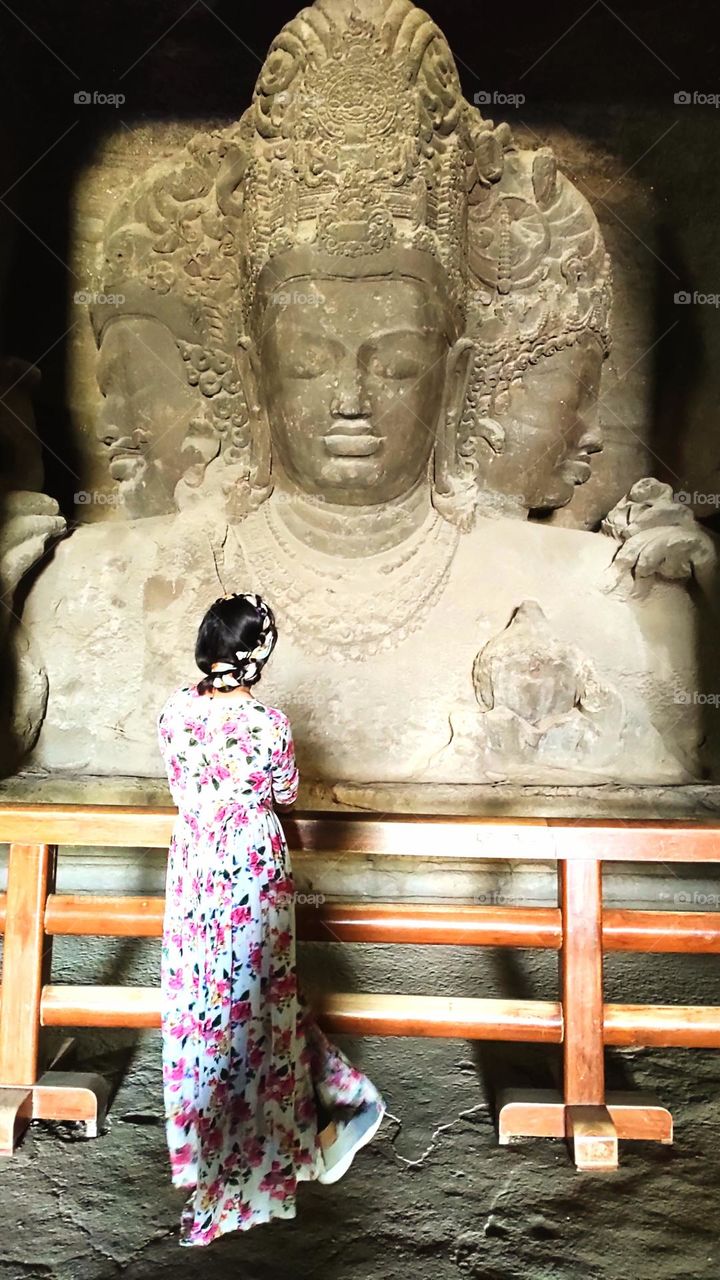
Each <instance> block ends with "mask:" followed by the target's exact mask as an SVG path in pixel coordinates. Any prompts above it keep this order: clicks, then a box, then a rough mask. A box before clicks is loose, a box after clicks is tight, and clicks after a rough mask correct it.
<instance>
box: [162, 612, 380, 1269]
mask: <svg viewBox="0 0 720 1280" xmlns="http://www.w3.org/2000/svg"><path fill="white" fill-rule="evenodd" d="M276 641H277V629H276V626H275V619H274V616H273V613H272V610H271V609H270V607H269V606H268V605H267V604H266V603H265V601H264V600H262V599H261V597H260V596H258V595H254V594H248V595H235V594H233V595H229V596H224V597H222V598H221V599H219V600H216V601H215V603H214V604H213V605H212V606H211V608H210V609H209V610H208V612H207V613H206V614H205V617H204V618H203V620H202V622H201V624H200V629H199V632H198V637H197V643H196V647H195V660H196V662H197V665H198V667H199V668H200V670H201V671H203V672H205V678H204V679H203V680H201V681H200V682H199V684H197V685H194V684H189V685H183V686H182V687H181V688H180V689H177V690H176V691H175V692H174V693H173V694H171V695H170V697H169V698H168V700H167V702H166V703H165V705H164V707H163V709H162V711H161V712H160V715H159V716H158V721H157V725H158V737H159V742H160V750H161V752H162V755H163V759H164V762H165V766H166V769H167V775H168V781H169V784H170V790H171V793H172V797H173V800H174V801H175V803H176V804H177V807H178V816H177V819H176V822H175V827H174V830H173V836H172V841H171V844H170V851H169V862H168V871H167V892H166V906H165V919H164V925H163V943H162V966H161V987H162V1036H163V1089H164V1100H165V1115H166V1132H167V1140H168V1148H169V1152H170V1161H171V1169H172V1181H173V1185H174V1186H176V1187H180V1188H183V1189H184V1190H185V1191H186V1192H187V1193H188V1194H187V1199H186V1203H185V1208H184V1210H183V1214H182V1218H181V1227H180V1243H181V1244H183V1245H207V1244H210V1243H211V1241H212V1240H214V1239H216V1237H218V1236H220V1235H223V1234H225V1233H226V1232H228V1231H238V1230H245V1229H247V1228H249V1227H252V1226H255V1225H257V1224H258V1223H261V1222H268V1221H269V1220H270V1219H272V1218H293V1217H295V1192H296V1188H297V1183H298V1182H299V1181H301V1180H307V1179H312V1178H317V1179H318V1180H319V1181H320V1182H335V1181H336V1180H337V1179H338V1178H339V1177H341V1176H342V1174H343V1173H344V1172H345V1170H346V1169H347V1168H348V1167H349V1165H350V1163H351V1161H352V1159H353V1156H354V1155H355V1153H356V1152H357V1151H358V1150H359V1149H360V1147H361V1146H363V1145H364V1144H365V1143H366V1142H368V1141H369V1140H370V1138H372V1136H373V1134H374V1133H375V1132H376V1130H377V1128H378V1126H379V1124H380V1122H381V1120H382V1117H383V1115H384V1112H385V1104H384V1102H383V1099H382V1098H381V1096H380V1094H379V1093H378V1091H377V1089H376V1088H375V1086H374V1085H373V1084H372V1083H371V1081H370V1080H368V1078H367V1077H366V1076H364V1075H363V1074H362V1072H360V1071H357V1070H356V1069H355V1068H354V1067H352V1066H351V1065H350V1063H349V1062H348V1060H347V1058H345V1056H344V1055H343V1054H342V1052H341V1051H340V1050H339V1049H338V1048H337V1047H335V1046H334V1045H332V1044H330V1042H329V1041H328V1040H327V1039H326V1037H325V1036H324V1035H323V1033H322V1032H321V1031H320V1029H319V1027H318V1026H317V1024H316V1023H315V1022H314V1020H313V1019H312V1017H311V1016H310V1014H309V1013H308V1011H307V1009H306V1008H305V1007H304V1005H303V1003H302V999H301V997H300V994H299V992H298V987H297V979H296V971H295V911H294V885H293V880H292V872H291V869H290V863H289V855H288V849H287V845H286V842H285V836H284V833H283V830H282V827H281V825H280V822H279V819H278V817H277V815H276V813H275V810H274V807H273V801H275V802H277V803H278V804H281V805H288V804H292V803H293V801H294V800H295V798H296V796H297V791H298V770H297V766H296V763H295V752H294V746H293V738H292V731H291V728H290V723H289V721H288V718H287V716H286V715H285V714H284V712H282V711H280V710H278V709H277V708H275V707H267V706H265V705H264V704H263V703H262V702H259V701H258V700H257V699H256V698H255V697H254V696H253V693H252V686H253V685H254V684H256V683H257V681H258V680H259V678H260V674H261V672H262V669H263V667H264V665H265V663H266V662H267V660H268V658H269V657H270V654H271V653H272V651H273V648H274V646H275V643H276ZM318 1109H320V1111H321V1113H326V1114H327V1117H329V1119H330V1123H329V1124H328V1125H327V1126H326V1127H325V1128H324V1129H322V1130H320V1124H319V1119H318Z"/></svg>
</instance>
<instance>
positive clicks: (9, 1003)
mask: <svg viewBox="0 0 720 1280" xmlns="http://www.w3.org/2000/svg"><path fill="white" fill-rule="evenodd" d="M55 862H56V851H55V848H54V847H53V846H51V845H47V844H12V845H11V846H10V859H9V863H8V880H7V910H6V915H5V941H4V945H3V972H2V1005H1V1007H0V1154H7V1153H8V1152H11V1151H12V1149H13V1146H14V1141H15V1139H16V1138H17V1136H18V1132H17V1130H18V1128H19V1127H20V1126H22V1127H23V1128H24V1127H25V1126H26V1125H27V1123H28V1122H29V1120H30V1119H31V1118H32V1086H33V1085H34V1084H35V1083H36V1081H37V1078H38V1069H39V1051H40V1000H41V996H42V988H43V983H44V981H45V979H46V978H47V977H48V976H49V966H50V959H51V946H52V940H51V939H50V938H49V937H47V936H46V935H45V928H44V922H45V904H46V902H47V896H48V893H50V892H52V890H53V889H54V879H55Z"/></svg>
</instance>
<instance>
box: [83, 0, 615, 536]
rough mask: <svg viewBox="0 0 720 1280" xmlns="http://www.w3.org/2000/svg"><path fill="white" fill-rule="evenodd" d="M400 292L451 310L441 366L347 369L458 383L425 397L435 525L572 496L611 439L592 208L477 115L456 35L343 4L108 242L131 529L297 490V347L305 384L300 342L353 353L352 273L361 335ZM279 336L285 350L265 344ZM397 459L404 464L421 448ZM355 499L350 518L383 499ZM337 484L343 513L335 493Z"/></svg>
mask: <svg viewBox="0 0 720 1280" xmlns="http://www.w3.org/2000/svg"><path fill="white" fill-rule="evenodd" d="M397 277H401V278H402V279H403V280H404V281H405V282H406V287H405V292H406V293H408V292H409V290H410V283H411V282H412V283H413V285H414V290H415V293H416V294H418V295H419V294H422V295H424V298H425V301H424V302H422V300H421V299H420V298H418V299H417V300H416V308H417V307H421V306H429V305H431V302H430V299H431V295H432V296H434V297H435V298H436V299H437V300H438V301H439V307H438V305H437V304H434V309H435V311H436V313H437V314H436V315H435V316H434V317H433V318H432V321H431V325H432V327H433V328H434V329H435V330H437V331H438V332H437V339H436V342H435V344H434V346H433V344H432V343H431V344H429V346H433V349H432V350H429V349H428V350H423V351H422V352H421V351H420V349H419V340H418V337H417V335H416V336H415V339H414V343H415V350H414V351H407V350H405V351H404V352H403V351H400V350H398V343H397V337H396V338H395V339H394V340H393V337H392V334H390V335H389V337H388V339H387V341H386V342H385V344H384V349H382V344H381V349H380V350H379V351H374V352H370V351H365V350H361V349H360V348H359V347H356V348H354V349H353V350H352V351H351V353H348V354H349V356H351V358H352V359H353V360H354V362H355V366H356V368H355V374H356V379H357V381H358V382H359V383H364V384H365V390H366V393H367V394H366V395H365V397H364V398H365V399H366V400H368V403H370V404H371V402H372V401H373V394H372V389H371V388H369V387H368V385H367V384H368V382H369V381H370V379H369V378H368V376H367V370H368V365H369V364H372V362H373V361H374V362H375V367H377V366H378V365H381V364H382V363H383V362H384V363H385V366H386V367H387V364H388V360H389V359H390V357H392V360H391V363H392V361H394V363H395V365H396V366H397V364H398V362H399V361H400V362H402V359H403V357H404V361H405V364H406V366H407V367H408V369H412V368H413V367H415V368H417V367H418V365H419V364H420V363H422V360H425V361H426V362H428V363H430V364H432V363H437V364H442V365H443V366H444V367H443V370H442V372H443V373H444V375H445V376H444V378H443V377H440V378H439V379H436V380H435V381H436V382H437V383H438V385H444V387H445V389H446V390H449V391H450V392H451V393H452V394H451V395H450V398H449V403H444V404H439V403H438V395H437V394H432V395H430V396H428V395H427V387H426V386H421V387H419V388H418V389H419V391H420V394H419V395H418V397H417V400H416V403H415V404H414V406H413V409H414V411H415V412H417V413H418V418H419V423H422V424H424V425H425V426H426V428H427V429H428V430H429V431H430V432H431V433H432V435H433V436H434V438H435V442H436V443H435V445H434V448H433V457H434V502H435V505H436V508H437V509H438V510H439V511H440V512H441V514H442V515H443V516H444V518H445V519H448V520H450V521H452V522H454V523H456V524H458V525H459V526H461V527H468V526H469V524H470V523H471V522H472V519H473V517H474V514H475V511H476V509H477V507H478V505H480V506H481V509H483V510H484V511H486V512H490V513H494V512H504V513H509V514H516V515H518V516H522V517H524V516H525V515H526V514H527V511H528V509H529V508H532V507H552V506H558V505H562V504H564V503H565V502H567V501H569V499H570V497H571V494H572V490H573V486H574V485H575V484H577V483H582V482H583V481H584V480H585V479H586V478H587V476H588V475H589V458H590V455H591V454H592V453H593V452H594V451H596V450H597V448H599V447H600V441H599V436H598V433H597V427H596V424H595V423H594V421H593V414H594V412H595V404H596V401H597V390H598V382H599V375H600V366H601V363H602V359H603V356H604V354H605V353H606V351H607V349H608V342H609V337H608V315H609V306H610V274H609V264H608V259H607V255H606V254H605V250H604V245H603V242H602V237H601V235H600V232H599V228H598V224H597V221H596V219H595V217H594V214H593V213H592V211H591V209H590V207H589V205H588V204H587V202H586V201H585V200H584V198H583V197H582V196H581V195H580V194H579V192H578V191H577V190H576V189H575V188H574V187H573V186H572V184H571V183H570V182H568V180H567V179H566V178H564V177H563V176H562V175H561V174H559V173H558V171H557V165H556V162H555V159H554V157H553V155H552V153H551V152H550V150H549V149H548V148H541V149H540V150H539V151H537V152H534V153H527V152H522V151H518V149H517V147H516V145H515V143H514V140H513V137H512V133H511V131H510V129H509V127H508V125H507V124H504V123H502V124H499V125H497V126H496V125H495V124H494V122H493V121H491V120H485V119H483V117H482V116H481V114H480V112H479V111H478V110H477V108H475V107H473V106H471V105H470V104H469V103H467V102H466V101H465V99H464V98H463V97H462V93H461V90H460V84H459V80H458V77H457V71H456V69H455V64H454V61H453V58H452V55H451V53H450V50H449V48H448V46H447V42H446V41H445V39H444V37H443V35H442V33H441V32H440V30H439V29H438V28H437V26H436V25H435V24H434V23H433V22H432V21H431V20H430V18H428V16H427V15H426V14H424V13H422V11H420V10H418V9H417V8H415V6H414V5H413V4H411V3H410V0H393V2H392V3H391V0H364V2H363V3H361V4H359V5H355V6H353V7H352V11H351V12H350V6H348V5H347V4H346V3H344V0H317V3H316V4H314V5H313V6H312V7H311V8H309V9H305V10H303V12H302V13H301V14H300V15H298V17H297V18H295V19H293V20H292V21H291V22H290V23H288V24H287V26H286V27H284V28H283V31H282V32H281V33H280V35H279V36H278V37H277V39H276V40H275V41H274V42H273V44H272V46H271V48H270V51H269V53H268V56H267V58H266V61H265V63H264V66H263V69H262V71H261V73H260V76H259V78H258V82H257V86H256V90H255V94H254V98H253V103H252V105H251V106H250V108H249V109H248V110H247V111H246V112H245V114H244V115H243V117H242V118H241V120H240V121H239V122H238V123H237V124H235V125H231V126H230V127H228V128H227V129H223V130H220V131H216V132H214V133H211V134H210V133H208V134H200V135H198V136H197V137H196V138H195V139H193V140H192V141H191V142H190V143H189V144H188V146H187V147H186V148H185V149H184V150H183V152H182V153H181V154H180V155H178V156H177V158H176V159H174V160H173V161H171V162H170V163H167V162H164V163H162V164H161V165H160V166H158V167H157V168H156V169H155V170H154V171H151V172H150V173H149V174H148V175H147V176H145V177H144V178H143V179H142V180H141V182H140V183H139V184H138V186H137V187H136V188H135V189H133V190H132V191H131V192H129V193H128V195H127V197H126V199H125V200H124V202H123V203H122V205H121V206H120V207H119V208H118V210H117V211H116V214H115V216H114V218H113V220H112V223H111V225H110V227H109V228H108V235H107V237H106V260H105V263H104V266H103V268H102V283H103V289H104V290H105V292H106V294H110V295H111V297H112V298H113V301H112V302H110V303H106V304H103V305H98V306H95V307H94V308H93V323H94V326H95V332H96V337H97V340H98V343H99V346H100V376H101V384H102V387H103V391H104V393H105V405H104V407H103V410H102V413H101V422H100V425H99V434H100V437H101V439H102V440H103V441H104V442H105V444H106V446H107V447H108V449H109V452H110V458H111V470H112V472H113V475H114V476H115V478H116V479H117V481H118V482H119V484H120V486H121V489H122V492H123V494H124V496H125V498H126V506H127V512H128V514H130V515H141V514H146V515H152V514H157V513H158V512H160V511H168V512H171V511H173V510H175V509H176V508H177V507H182V506H184V505H187V504H188V503H190V502H192V500H193V498H197V499H203V500H204V499H205V498H209V499H210V500H212V501H213V502H216V503H217V502H224V504H225V509H226V510H227V513H228V517H229V518H231V519H239V518H242V517H243V516H244V515H245V514H246V513H247V512H248V511H250V510H253V509H254V508H256V507H257V506H259V505H260V503H261V502H263V501H264V500H265V499H266V498H267V497H268V496H269V493H270V492H271V489H272V484H273V482H274V477H275V474H276V472H277V468H278V466H283V467H284V468H285V469H289V471H290V478H291V479H293V480H295V481H297V479H298V476H297V468H296V469H295V474H294V475H293V459H292V457H291V456H290V451H289V449H288V447H287V441H286V439H285V438H284V432H283V426H284V421H283V420H284V416H285V415H284V414H283V403H282V400H283V396H282V388H281V387H279V386H278V382H279V380H281V379H282V377H283V375H284V374H285V375H287V376H290V377H293V378H294V379H295V380H296V386H295V390H294V399H295V401H296V402H297V394H298V393H297V378H298V376H300V375H298V374H297V372H296V370H295V367H294V364H293V362H292V361H291V362H290V363H291V368H290V369H289V370H288V369H285V370H283V368H282V367H281V366H282V364H283V361H282V359H281V356H282V355H283V354H285V355H288V354H293V353H295V354H297V352H298V351H300V350H301V348H302V344H303V343H305V348H306V350H305V360H304V369H303V374H304V376H305V377H306V378H307V379H308V380H309V376H310V375H309V373H308V369H309V368H310V366H311V365H312V359H311V360H310V361H309V362H308V358H307V356H308V351H310V352H312V351H313V350H314V348H315V347H316V346H317V344H318V343H319V342H323V341H324V342H326V343H328V341H329V338H330V336H331V335H332V334H335V335H338V333H339V336H340V339H341V346H342V344H343V343H345V344H346V343H347V340H348V337H349V335H348V332H347V315H346V314H343V307H342V305H341V303H340V301H339V300H338V299H335V298H333V297H332V296H331V297H330V299H329V300H328V298H327V295H328V293H330V294H332V293H333V291H334V292H335V293H337V292H338V287H339V284H338V282H340V281H342V282H343V288H342V292H343V295H344V297H345V298H348V297H349V296H350V293H351V292H352V291H353V290H351V288H350V286H351V284H352V286H354V293H355V297H356V301H355V303H354V305H355V306H356V307H358V308H359V309H361V310H362V311H363V312H364V315H365V319H366V321H367V319H368V318H369V317H370V316H373V317H374V316H379V315H382V312H383V309H384V308H385V307H386V306H388V305H390V306H392V303H391V302H389V301H388V300H389V298H390V296H391V294H392V293H393V284H397ZM371 280H374V281H375V282H376V284H375V291H374V292H373V289H372V288H370V287H365V288H364V289H363V283H365V285H366V286H367V285H368V284H369V282H370V281H371ZM323 281H325V282H326V285H327V287H326V288H324V287H323ZM333 282H334V283H333ZM394 291H395V292H396V293H397V289H395V290H394ZM363 292H364V293H365V297H364V298H363V297H362V294H363ZM117 297H120V298H122V300H123V301H122V303H120V304H119V303H118V302H117V301H115V299H116V298H117ZM305 298H308V299H310V301H309V302H307V303H305V302H304V299H305ZM318 298H319V299H320V302H319V304H318V303H317V302H315V303H313V301H312V299H318ZM298 299H302V300H303V301H301V302H300V301H298ZM338 309H339V310H338ZM323 317H324V318H325V320H326V321H327V324H326V326H325V328H323V324H322V319H323ZM271 321H272V323H271ZM338 325H339V326H340V327H339V330H338ZM283 328H284V329H285V333H283V334H282V341H280V339H278V340H277V341H276V344H275V345H276V348H278V349H279V353H280V354H278V349H276V350H273V349H272V348H273V336H272V333H269V332H268V331H269V330H272V331H273V332H275V331H277V330H279V329H280V330H282V329H283ZM163 329H165V330H166V331H167V332H166V334H165V335H164V336H163V332H162V331H163ZM442 331H444V334H443V333H442ZM441 335H442V336H441ZM393 342H394V347H393ZM171 343H174V344H175V347H176V351H175V352H172V351H170V349H169V347H170V344H171ZM107 345H109V347H110V350H109V352H108V353H107V354H106V346H107ZM143 348H144V352H143ZM116 349H117V350H116ZM123 352H124V354H123ZM343 354H344V353H343V352H342V351H341V350H338V351H337V352H336V353H335V355H334V356H333V360H332V362H331V364H330V367H329V369H328V370H327V371H326V372H327V374H328V376H332V374H333V373H334V372H336V365H337V362H338V361H340V360H341V358H342V356H343ZM116 355H117V357H118V358H117V359H116V358H114V357H115V356H116ZM178 357H179V358H178ZM421 357H422V360H421ZM314 358H315V361H316V364H317V358H316V357H314ZM147 360H153V361H158V360H159V361H160V363H161V365H162V366H163V367H164V368H165V369H167V370H170V374H169V377H168V378H165V379H161V381H163V382H169V384H170V385H169V386H165V385H163V386H161V387H160V388H159V389H158V388H156V387H155V386H154V381H153V379H148V378H147V377H143V376H142V366H143V364H144V363H145V362H146V361H147ZM181 361H182V364H181ZM133 363H134V364H135V366H136V374H135V377H134V378H132V377H131V378H130V381H131V383H132V385H130V386H128V385H127V378H128V374H127V372H126V371H127V370H128V369H130V368H131V367H132V366H133ZM285 363H287V361H286V362H285ZM183 368H184V374H185V377H184V378H183V377H182V374H181V370H182V369H183ZM323 372H324V371H323V370H322V369H321V368H318V369H316V373H315V376H316V377H322V375H323ZM408 376H409V377H411V378H412V377H413V375H412V374H409V375H408ZM173 380H174V385H173ZM413 380H414V381H415V382H416V383H420V382H421V381H422V380H421V379H420V378H419V376H418V375H417V374H415V375H414V378H413ZM405 382H406V385H405V386H404V387H400V388H398V387H397V386H396V387H394V388H391V390H393V392H394V395H395V397H396V398H397V394H398V391H400V392H401V393H405V392H407V389H408V388H407V378H406V379H405ZM187 387H189V388H190V389H191V391H192V394H191V395H190V397H188V396H187V395H186V388H187ZM305 391H306V397H307V399H308V401H309V399H310V392H309V389H308V388H305ZM361 398H362V397H361ZM374 398H375V400H376V401H377V400H378V399H380V398H381V397H378V396H375V397H374ZM156 399H157V403H156ZM458 400H461V401H462V406H461V412H460V414H458V411H457V403H456V402H457V401H458ZM426 402H429V405H430V407H432V408H433V409H434V410H435V412H434V413H433V414H432V415H429V414H428V413H427V412H426V411H425V409H424V407H423V406H424V404H425V403H426ZM379 411H380V412H383V406H382V404H380V405H379ZM307 412H308V415H310V413H311V412H317V406H313V405H311V404H310V403H308V406H307ZM356 412H357V408H356ZM269 422H272V430H273V439H272V446H271V440H270V433H271V429H270V426H269ZM416 425H418V424H416ZM416 434H417V433H416ZM285 435H287V433H285ZM399 447H400V446H399ZM402 447H403V449H404V451H405V453H406V454H407V455H408V465H407V467H406V471H407V470H408V468H409V466H410V461H411V457H412V442H410V441H408V440H405V442H404V444H402ZM273 452H274V457H273V456H272V455H273ZM422 452H423V451H422V450H421V449H417V448H416V450H415V453H416V454H419V453H422ZM425 452H426V451H425ZM401 478H402V477H401V476H398V481H399V480H400V479H401ZM405 479H407V476H406V477H405ZM349 488H351V486H347V485H346V487H345V490H344V493H343V495H342V500H343V501H346V502H360V501H362V500H363V498H365V499H367V498H368V493H367V489H366V492H365V494H363V491H362V486H361V485H360V486H359V493H358V492H348V489H349ZM323 492H324V496H325V497H326V498H328V499H329V500H333V498H334V497H335V496H338V490H337V486H336V485H335V486H334V485H333V483H332V479H331V478H330V479H329V478H328V477H327V476H325V477H324V489H323ZM376 496H377V498H378V500H380V501H385V500H388V498H391V497H393V496H395V495H392V494H388V493H382V492H380V491H378V493H377V495H376Z"/></svg>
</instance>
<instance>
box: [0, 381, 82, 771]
mask: <svg viewBox="0 0 720 1280" xmlns="http://www.w3.org/2000/svg"><path fill="white" fill-rule="evenodd" d="M39 377H40V375H39V371H38V370H37V369H36V368H35V367H34V366H33V365H30V364H28V363H27V361H24V360H19V359H18V358H16V357H11V358H5V359H3V360H0V637H1V638H2V646H3V650H4V658H5V660H4V662H3V677H2V680H1V681H0V722H1V723H2V726H3V733H2V749H0V767H1V768H2V769H3V770H4V771H5V772H8V771H9V770H11V769H12V768H13V767H15V766H16V765H17V763H18V762H19V761H20V760H22V758H23V756H24V755H26V754H27V752H28V751H29V750H30V749H31V748H32V747H33V745H34V744H35V741H36V739H37V736H38V733H39V732H40V726H41V725H42V721H43V717H44V715H45V710H46V706H47V697H48V680H47V674H46V672H45V670H44V668H43V667H42V665H41V663H40V660H39V658H38V657H37V655H36V653H35V648H34V646H33V643H32V640H31V637H30V634H29V632H28V629H27V628H26V627H24V626H23V625H22V622H21V621H20V619H19V618H18V616H17V612H16V608H17V597H18V589H19V587H20V584H21V582H22V581H23V579H25V578H26V575H27V574H29V572H30V571H31V570H32V569H33V568H35V566H36V565H37V564H38V563H39V562H40V561H41V560H42V558H43V556H44V555H45V553H46V551H47V549H48V548H49V547H50V546H51V545H52V544H53V542H54V541H55V540H56V539H57V538H59V537H60V536H61V535H62V534H64V533H65V530H66V522H65V520H64V518H63V517H62V516H61V515H60V511H59V508H58V504H57V502H56V501H55V499H54V498H51V497H49V496H48V495H47V494H46V493H42V492H41V487H42V484H43V464H42V451H41V448H40V444H39V441H38V438H37V436H36V434H35V419H34V413H33V401H32V397H33V393H34V389H35V387H36V385H37V382H38V381H39Z"/></svg>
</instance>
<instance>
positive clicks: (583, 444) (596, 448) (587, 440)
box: [579, 422, 603, 453]
mask: <svg viewBox="0 0 720 1280" xmlns="http://www.w3.org/2000/svg"><path fill="white" fill-rule="evenodd" d="M579 448H580V449H582V451H583V453H602V449H603V436H602V428H601V427H600V423H599V422H594V423H590V422H589V423H587V425H586V427H585V430H584V431H583V433H582V435H581V436H580V444H579Z"/></svg>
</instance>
